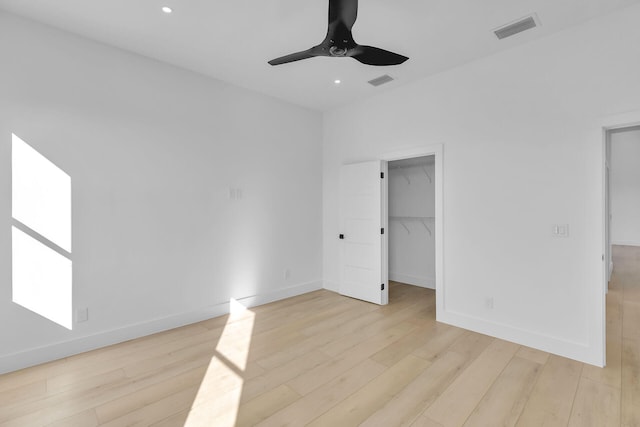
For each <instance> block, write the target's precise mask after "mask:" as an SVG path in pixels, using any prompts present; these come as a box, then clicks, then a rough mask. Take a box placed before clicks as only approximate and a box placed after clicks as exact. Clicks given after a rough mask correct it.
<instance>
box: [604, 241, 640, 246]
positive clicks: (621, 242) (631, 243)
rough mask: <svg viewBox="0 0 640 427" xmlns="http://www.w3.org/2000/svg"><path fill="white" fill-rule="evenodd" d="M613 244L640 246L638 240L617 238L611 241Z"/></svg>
mask: <svg viewBox="0 0 640 427" xmlns="http://www.w3.org/2000/svg"><path fill="white" fill-rule="evenodd" d="M611 245H612V246H640V242H638V241H636V240H616V241H615V242H611Z"/></svg>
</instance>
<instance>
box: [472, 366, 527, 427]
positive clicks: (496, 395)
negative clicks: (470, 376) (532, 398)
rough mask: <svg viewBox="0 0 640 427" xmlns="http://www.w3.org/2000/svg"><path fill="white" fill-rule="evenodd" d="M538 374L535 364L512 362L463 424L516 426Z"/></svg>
mask: <svg viewBox="0 0 640 427" xmlns="http://www.w3.org/2000/svg"><path fill="white" fill-rule="evenodd" d="M539 372H540V365H539V364H538V363H535V362H532V361H530V360H526V359H522V358H520V357H514V358H513V359H511V361H510V362H509V364H508V365H507V366H506V368H505V369H504V371H503V372H502V373H501V374H500V376H498V378H497V379H496V381H495V382H494V383H493V385H492V386H491V388H490V389H489V390H488V391H487V393H486V394H485V395H484V397H483V398H482V400H481V401H480V403H478V406H477V407H476V408H475V410H474V411H473V412H472V413H471V415H470V416H469V418H468V419H467V422H465V423H464V425H465V426H467V427H472V426H487V427H488V426H496V425H500V426H514V425H516V422H517V421H518V418H519V417H520V414H521V412H522V409H523V408H524V406H525V404H526V402H527V400H528V398H529V394H530V393H531V389H532V388H533V384H534V383H535V380H536V377H537V376H538V373H539Z"/></svg>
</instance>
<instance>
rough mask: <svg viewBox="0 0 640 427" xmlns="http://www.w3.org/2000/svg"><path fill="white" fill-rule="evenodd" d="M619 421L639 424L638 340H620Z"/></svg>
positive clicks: (639, 353)
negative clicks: (620, 383)
mask: <svg viewBox="0 0 640 427" xmlns="http://www.w3.org/2000/svg"><path fill="white" fill-rule="evenodd" d="M621 400H622V402H621V421H622V425H623V426H625V427H636V426H640V340H630V339H627V340H624V341H623V342H622V387H621Z"/></svg>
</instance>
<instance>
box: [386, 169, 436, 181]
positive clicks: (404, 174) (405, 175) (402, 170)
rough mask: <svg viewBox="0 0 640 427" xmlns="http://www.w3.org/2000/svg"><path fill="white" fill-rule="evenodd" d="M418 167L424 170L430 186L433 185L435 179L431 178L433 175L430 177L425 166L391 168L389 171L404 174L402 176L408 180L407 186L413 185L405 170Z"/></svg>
mask: <svg viewBox="0 0 640 427" xmlns="http://www.w3.org/2000/svg"><path fill="white" fill-rule="evenodd" d="M416 167H417V168H420V169H421V170H422V172H424V174H425V176H426V177H427V179H428V180H429V183H430V184H431V183H433V178H431V175H429V172H427V168H426V166H424V165H408V166H390V167H389V170H399V171H400V173H401V174H402V176H403V177H404V179H406V180H407V185H411V180H410V179H409V177H408V176H407V174H406V172H405V170H406V169H411V168H416Z"/></svg>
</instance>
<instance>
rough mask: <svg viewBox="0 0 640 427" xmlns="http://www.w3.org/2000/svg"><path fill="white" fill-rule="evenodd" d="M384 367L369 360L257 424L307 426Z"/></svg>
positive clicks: (379, 372) (265, 426)
mask: <svg viewBox="0 0 640 427" xmlns="http://www.w3.org/2000/svg"><path fill="white" fill-rule="evenodd" d="M385 369H386V368H385V367H384V366H383V365H381V364H379V363H377V362H374V361H373V360H371V359H366V360H364V361H363V362H362V363H360V364H358V365H357V366H356V367H354V368H353V369H351V370H349V371H348V372H345V373H343V374H342V375H340V376H338V377H336V378H334V379H333V380H332V381H330V382H328V383H326V384H324V385H323V386H321V387H319V388H317V389H315V390H314V391H312V392H310V393H309V394H307V395H306V396H303V397H301V398H300V399H299V400H297V401H296V402H294V403H292V404H291V405H289V406H287V407H286V408H284V409H282V410H281V411H278V412H277V413H275V414H274V415H272V416H271V417H269V418H267V419H266V420H264V421H262V422H260V423H258V424H257V426H260V427H269V426H278V427H284V426H292V427H298V426H303V425H306V424H308V423H309V422H311V421H312V420H313V419H315V418H317V417H318V416H320V415H322V414H323V413H325V412H326V411H328V410H329V409H331V408H332V407H334V406H335V405H337V404H338V403H340V402H341V401H342V400H344V399H345V398H346V397H347V396H349V395H351V394H353V393H354V392H355V391H357V390H358V389H360V388H361V387H363V386H364V385H365V384H367V383H368V382H369V381H371V380H372V379H373V378H375V377H377V376H378V375H380V374H381V373H382V372H384V371H385Z"/></svg>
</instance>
